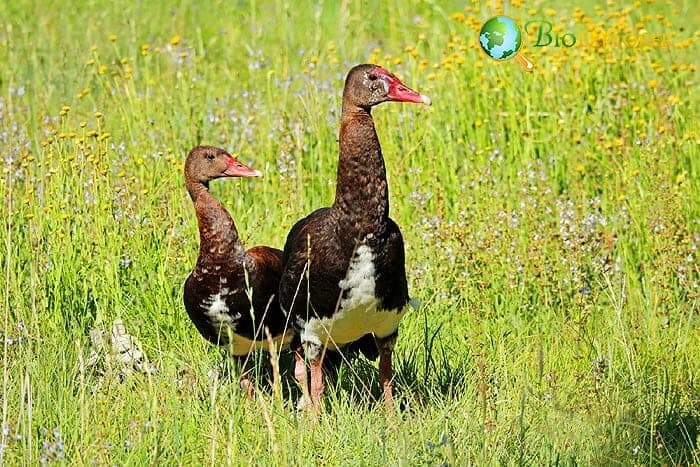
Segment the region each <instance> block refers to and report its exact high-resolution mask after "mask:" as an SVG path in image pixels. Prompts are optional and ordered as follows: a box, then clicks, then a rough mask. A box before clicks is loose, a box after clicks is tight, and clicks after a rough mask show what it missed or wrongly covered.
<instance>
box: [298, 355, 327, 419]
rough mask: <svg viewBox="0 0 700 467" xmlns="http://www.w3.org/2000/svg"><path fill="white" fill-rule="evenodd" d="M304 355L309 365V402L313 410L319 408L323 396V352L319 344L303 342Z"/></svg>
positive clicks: (317, 410)
mask: <svg viewBox="0 0 700 467" xmlns="http://www.w3.org/2000/svg"><path fill="white" fill-rule="evenodd" d="M303 346H304V355H305V356H306V358H307V359H308V360H309V366H310V367H311V403H312V404H313V409H314V412H316V413H318V412H319V410H320V409H321V398H322V397H323V390H324V389H325V386H324V384H323V366H322V364H323V353H322V347H321V345H319V344H317V343H315V342H309V341H307V342H303Z"/></svg>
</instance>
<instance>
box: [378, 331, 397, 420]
mask: <svg viewBox="0 0 700 467" xmlns="http://www.w3.org/2000/svg"><path fill="white" fill-rule="evenodd" d="M397 336H398V333H394V334H393V335H391V336H389V337H382V338H379V337H378V338H377V347H378V348H379V382H380V383H381V385H382V389H383V390H384V405H385V406H386V408H387V409H389V410H393V408H394V396H393V394H392V391H393V387H392V382H391V381H392V378H393V376H394V370H393V368H392V366H391V354H392V353H393V352H394V345H395V344H396V337H397Z"/></svg>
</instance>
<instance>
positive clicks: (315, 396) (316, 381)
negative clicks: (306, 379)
mask: <svg viewBox="0 0 700 467" xmlns="http://www.w3.org/2000/svg"><path fill="white" fill-rule="evenodd" d="M324 389H325V386H324V384H323V366H322V365H321V359H320V358H315V359H313V360H311V401H312V402H313V404H314V411H315V412H316V413H318V412H319V410H320V409H321V398H322V396H323V390H324Z"/></svg>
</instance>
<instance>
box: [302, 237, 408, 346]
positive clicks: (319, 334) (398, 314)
mask: <svg viewBox="0 0 700 467" xmlns="http://www.w3.org/2000/svg"><path fill="white" fill-rule="evenodd" d="M375 277H376V274H375V268H374V253H373V252H372V249H371V248H370V247H368V246H367V245H364V244H362V245H360V246H359V247H358V248H357V250H356V251H355V255H354V256H353V258H352V260H351V261H350V267H349V268H348V272H347V274H346V275H345V279H343V280H341V281H340V282H339V283H338V286H339V287H340V289H341V290H342V291H343V294H344V296H343V298H342V299H341V300H340V303H339V306H338V311H337V312H336V313H335V314H334V315H333V317H332V318H311V319H309V320H308V321H306V323H305V324H304V329H303V331H302V333H301V336H300V337H301V341H302V342H312V343H314V344H316V345H319V346H323V347H328V348H329V349H332V350H335V349H336V348H337V347H338V346H342V345H343V344H347V343H349V342H354V341H356V340H358V339H359V338H360V337H362V336H364V335H365V334H368V333H374V334H375V335H376V336H377V337H387V336H390V335H392V334H393V333H394V332H396V330H397V329H398V327H399V321H401V318H402V317H403V315H404V310H380V309H378V308H377V305H378V300H377V297H376V295H375Z"/></svg>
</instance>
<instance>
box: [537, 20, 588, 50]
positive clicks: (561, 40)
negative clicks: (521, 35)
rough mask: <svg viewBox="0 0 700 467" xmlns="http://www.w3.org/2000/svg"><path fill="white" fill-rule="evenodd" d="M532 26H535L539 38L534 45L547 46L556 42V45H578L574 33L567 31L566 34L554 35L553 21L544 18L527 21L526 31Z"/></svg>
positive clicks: (567, 46)
mask: <svg viewBox="0 0 700 467" xmlns="http://www.w3.org/2000/svg"><path fill="white" fill-rule="evenodd" d="M530 26H535V28H536V29H535V30H536V33H537V40H536V41H535V43H534V44H533V47H547V46H548V45H552V42H554V47H566V48H569V47H573V46H574V45H576V36H574V35H573V34H572V33H570V32H567V33H564V34H556V33H555V34H554V36H552V23H550V22H549V21H547V20H544V19H533V20H530V21H528V22H527V23H525V32H529V31H531V30H532V29H533V28H531V27H530Z"/></svg>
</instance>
